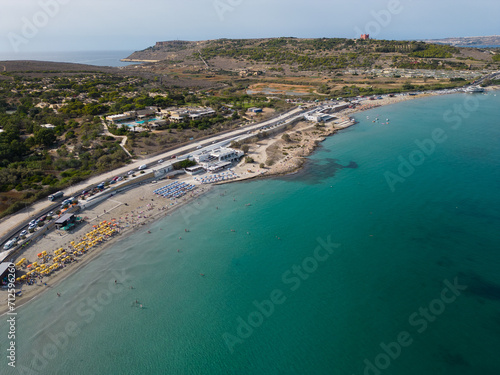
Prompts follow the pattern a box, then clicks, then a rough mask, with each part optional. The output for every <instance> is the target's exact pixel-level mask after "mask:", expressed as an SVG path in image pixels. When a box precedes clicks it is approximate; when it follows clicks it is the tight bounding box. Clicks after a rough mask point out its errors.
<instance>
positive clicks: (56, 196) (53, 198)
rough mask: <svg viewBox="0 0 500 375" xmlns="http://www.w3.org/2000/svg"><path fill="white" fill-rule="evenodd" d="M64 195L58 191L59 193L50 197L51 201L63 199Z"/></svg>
mask: <svg viewBox="0 0 500 375" xmlns="http://www.w3.org/2000/svg"><path fill="white" fill-rule="evenodd" d="M63 195H64V193H63V192H62V191H58V192H57V193H54V194H51V195H49V196H48V198H49V201H52V202H53V201H55V200H56V199H57V198H61V197H62V196H63Z"/></svg>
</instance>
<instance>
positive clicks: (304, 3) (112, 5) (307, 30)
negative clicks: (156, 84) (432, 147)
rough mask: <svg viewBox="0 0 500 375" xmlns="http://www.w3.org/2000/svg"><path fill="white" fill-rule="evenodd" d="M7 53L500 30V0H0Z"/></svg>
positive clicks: (0, 43) (0, 45)
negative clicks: (159, 43)
mask: <svg viewBox="0 0 500 375" xmlns="http://www.w3.org/2000/svg"><path fill="white" fill-rule="evenodd" d="M0 5H1V10H2V11H1V14H0V36H1V39H0V53H2V52H3V53H12V52H17V51H20V52H30V51H68V50H72V51H78V50H138V49H144V48H146V47H148V46H151V45H153V44H154V43H155V42H156V41H161V40H174V39H180V40H205V39H216V38H257V37H279V36H295V37H348V38H353V37H355V36H357V35H358V34H359V33H360V32H367V33H369V34H371V36H372V37H375V38H377V39H419V38H442V37H451V36H480V35H495V34H497V35H498V34H500V19H499V15H500V1H499V0H475V1H466V0H385V1H382V0H343V1H339V0H301V1H298V0H182V1H172V0H142V1H132V0H85V1H83V0H17V1H11V0H0Z"/></svg>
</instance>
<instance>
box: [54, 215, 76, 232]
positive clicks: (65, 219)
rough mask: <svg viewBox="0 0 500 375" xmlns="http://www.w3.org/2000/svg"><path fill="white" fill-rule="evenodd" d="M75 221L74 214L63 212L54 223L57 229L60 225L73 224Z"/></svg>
mask: <svg viewBox="0 0 500 375" xmlns="http://www.w3.org/2000/svg"><path fill="white" fill-rule="evenodd" d="M74 222H75V215H74V214H64V215H61V217H60V218H59V219H57V220H56V222H55V223H54V225H55V226H56V228H57V229H61V228H62V227H66V226H67V225H68V224H73V223H74Z"/></svg>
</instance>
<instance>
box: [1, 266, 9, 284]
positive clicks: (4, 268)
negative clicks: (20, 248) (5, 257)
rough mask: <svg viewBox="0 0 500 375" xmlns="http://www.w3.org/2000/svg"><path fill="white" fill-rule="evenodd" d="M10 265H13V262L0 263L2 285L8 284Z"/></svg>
mask: <svg viewBox="0 0 500 375" xmlns="http://www.w3.org/2000/svg"><path fill="white" fill-rule="evenodd" d="M10 265H12V263H11V262H3V263H0V281H1V284H2V286H4V285H6V284H7V283H8V281H9V280H8V276H7V275H8V274H9V268H10Z"/></svg>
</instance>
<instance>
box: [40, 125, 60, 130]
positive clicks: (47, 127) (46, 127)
mask: <svg viewBox="0 0 500 375" xmlns="http://www.w3.org/2000/svg"><path fill="white" fill-rule="evenodd" d="M40 126H41V127H42V128H45V129H54V128H55V127H56V126H55V125H52V124H43V125H40Z"/></svg>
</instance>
